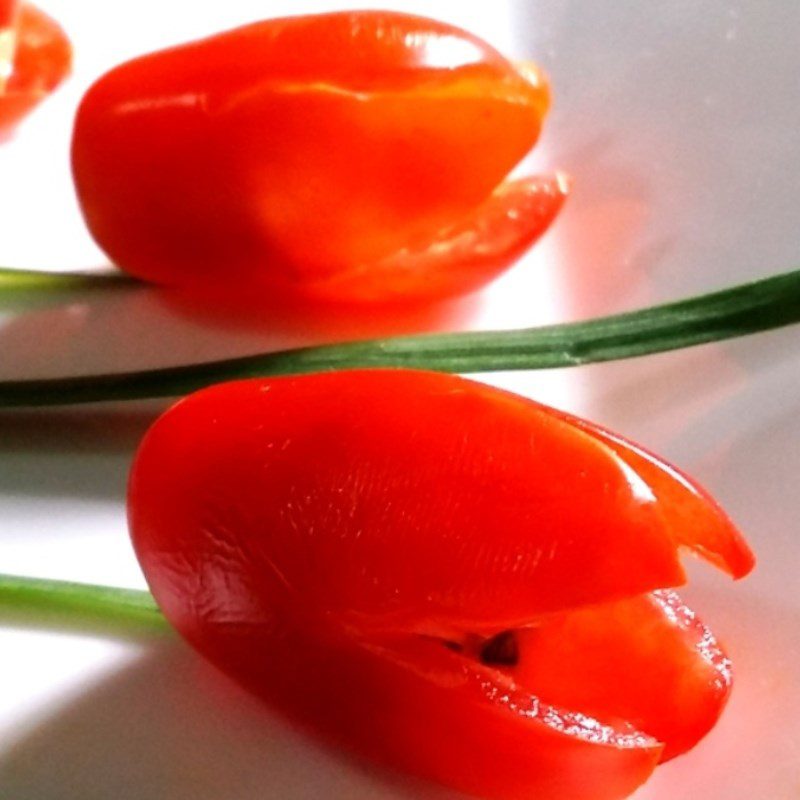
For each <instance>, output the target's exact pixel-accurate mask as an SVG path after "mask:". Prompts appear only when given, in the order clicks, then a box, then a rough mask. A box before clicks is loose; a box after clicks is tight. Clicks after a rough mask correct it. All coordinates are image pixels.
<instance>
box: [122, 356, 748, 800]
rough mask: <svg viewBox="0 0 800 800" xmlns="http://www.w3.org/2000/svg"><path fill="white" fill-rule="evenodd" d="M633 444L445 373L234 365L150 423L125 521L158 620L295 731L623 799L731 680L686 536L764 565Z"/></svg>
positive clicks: (569, 798)
mask: <svg viewBox="0 0 800 800" xmlns="http://www.w3.org/2000/svg"><path fill="white" fill-rule="evenodd" d="M643 454H644V451H642V450H640V448H638V447H637V446H635V445H633V444H631V443H628V442H626V441H625V440H623V439H621V438H620V437H618V436H616V435H614V434H610V433H609V432H606V431H602V430H600V429H597V428H595V427H594V426H592V425H590V424H588V423H583V422H582V421H580V420H576V419H574V418H572V417H568V416H566V415H564V414H562V413H560V412H557V411H554V410H553V409H549V408H547V407H545V406H541V405H539V404H537V403H535V402H533V401H530V400H528V399H525V398H522V397H518V396H515V395H512V394H509V393H507V392H503V391H500V390H497V389H494V388H490V387H488V386H484V385H482V384H479V383H475V382H472V381H469V380H466V379H463V378H459V377H455V376H448V375H443V374H436V373H426V372H415V371H406V370H363V371H353V372H338V373H329V374H318V375H309V376H304V377H286V378H274V379H267V380H250V381H241V382H236V383H230V384H224V385H220V386H216V387H213V388H210V389H206V390H204V391H202V392H199V393H197V394H195V395H192V396H190V397H188V398H187V399H185V400H183V401H181V402H180V403H178V404H177V405H176V406H175V407H174V408H173V409H172V410H170V411H168V412H167V413H166V414H165V415H164V416H163V417H162V418H161V419H160V420H159V421H158V422H156V424H155V425H154V426H153V428H152V429H151V430H150V432H149V433H148V434H147V436H146V437H145V439H144V441H143V443H142V445H141V448H140V450H139V452H138V454H137V456H136V459H135V462H134V466H133V469H132V473H131V478H130V485H129V520H130V527H131V533H132V538H133V543H134V546H135V549H136V552H137V555H138V558H139V560H140V563H141V565H142V568H143V570H144V573H145V575H146V577H147V580H148V583H149V585H150V588H151V589H152V591H153V594H154V596H155V598H156V600H157V601H158V603H159V605H160V607H161V608H162V610H163V611H164V613H165V614H166V616H167V618H168V619H169V620H170V621H171V622H172V623H173V624H174V625H175V627H176V628H177V629H178V630H179V631H180V632H181V633H182V634H183V635H184V636H185V637H186V638H187V639H188V640H189V642H191V643H192V644H193V645H194V646H195V647H196V648H197V649H198V650H199V651H200V652H201V653H202V654H203V655H205V656H206V657H207V658H208V659H210V660H211V661H212V662H213V663H215V664H216V665H217V666H219V667H220V668H221V669H223V670H224V671H225V672H227V673H228V674H229V675H230V676H231V677H233V678H234V679H235V680H237V681H239V682H240V683H241V684H243V685H244V686H246V687H247V688H248V689H250V690H251V691H253V692H254V693H256V694H257V695H259V696H260V697H262V698H263V699H264V700H266V701H267V702H268V703H269V704H270V705H271V706H273V707H274V708H276V709H278V710H280V711H281V712H282V713H284V714H285V715H286V716H288V717H289V718H290V719H292V720H294V721H295V722H296V723H297V724H299V725H301V726H303V727H305V728H306V729H308V730H310V731H312V732H314V733H315V734H317V735H319V736H322V737H323V738H325V739H326V740H328V741H330V742H333V743H336V744H338V745H340V746H343V747H345V748H347V749H349V750H351V751H354V752H355V753H357V754H358V755H360V756H361V757H364V758H368V759H371V760H375V761H378V762H380V763H383V764H386V765H388V766H391V767H394V768H398V769H402V770H406V771H408V772H410V773H413V774H415V775H418V776H421V777H423V778H427V779H430V780H433V781H437V782H439V783H442V784H445V785H448V786H451V787H454V788H457V789H459V790H462V791H465V792H468V793H470V794H473V795H475V796H477V797H483V798H490V799H492V800H522V799H523V798H530V797H543V798H548V800H617V799H618V798H623V797H626V796H627V795H628V794H630V793H631V792H632V791H634V789H635V788H636V787H637V786H639V785H640V784H641V783H642V782H643V781H644V780H646V778H647V777H648V775H649V774H650V773H651V772H652V771H653V769H654V768H655V767H656V765H657V764H658V763H659V762H660V761H662V760H664V759H665V758H671V757H673V756H675V755H678V754H680V753H682V752H685V751H686V750H688V749H689V748H691V747H692V746H693V745H694V744H696V742H697V741H698V740H699V739H700V738H701V737H703V736H704V735H705V734H706V733H707V732H708V731H709V729H710V728H711V727H712V726H713V724H714V722H715V721H716V719H717V718H718V716H719V714H720V713H721V711H722V709H723V707H724V705H725V702H726V700H727V697H728V694H729V692H730V688H731V665H730V661H729V660H728V657H727V655H726V654H725V652H724V651H723V649H722V648H721V646H720V645H719V643H718V642H717V641H716V640H715V638H714V636H713V634H712V633H711V632H710V631H709V630H708V629H707V628H706V627H705V626H704V625H703V624H702V623H701V622H700V621H699V620H698V619H697V617H696V616H695V614H694V612H693V611H691V610H690V609H688V608H687V607H686V606H685V605H684V604H683V602H682V601H681V600H680V598H678V597H677V595H675V594H674V593H672V592H671V591H662V590H664V589H666V588H668V587H673V586H676V585H678V584H681V583H683V581H684V580H685V576H684V572H683V569H682V567H681V565H680V561H679V553H680V551H681V550H682V549H684V548H688V549H691V550H694V551H695V552H696V553H697V554H698V555H700V556H703V557H705V558H707V559H709V560H710V561H711V562H712V563H715V564H718V565H721V566H723V567H725V568H726V569H727V570H728V571H729V572H731V573H732V574H733V575H734V576H736V577H741V576H742V575H744V574H745V573H747V572H748V571H749V570H750V569H751V568H752V566H753V563H754V561H753V555H752V553H751V551H750V550H749V548H748V546H747V544H746V543H745V541H744V540H743V538H742V536H741V534H740V533H739V532H738V531H737V530H736V528H735V527H734V526H733V524H732V523H731V521H730V520H729V519H728V518H727V516H725V514H724V513H723V512H722V511H721V509H720V508H719V507H718V506H717V505H716V504H715V503H713V501H712V500H711V499H710V498H709V497H708V495H707V494H706V493H705V492H704V491H703V490H702V489H701V488H700V487H699V486H697V484H696V483H695V482H694V481H692V480H691V479H689V478H688V477H686V476H683V475H681V474H680V473H678V472H677V470H675V469H674V468H672V467H671V466H669V465H668V464H665V463H664V462H661V461H660V460H658V459H657V458H656V457H655V456H651V455H650V454H647V457H645V456H644V455H643ZM692 520H694V521H695V522H696V525H694V526H693V525H692V524H688V523H691V521H692Z"/></svg>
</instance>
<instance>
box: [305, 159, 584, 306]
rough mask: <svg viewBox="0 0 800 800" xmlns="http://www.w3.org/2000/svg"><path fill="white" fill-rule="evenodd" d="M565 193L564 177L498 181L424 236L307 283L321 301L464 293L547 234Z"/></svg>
mask: <svg viewBox="0 0 800 800" xmlns="http://www.w3.org/2000/svg"><path fill="white" fill-rule="evenodd" d="M568 192H569V180H568V179H567V178H566V177H565V176H563V175H548V176H535V177H530V178H523V179H520V180H515V181H509V182H506V183H503V184H501V186H500V187H499V188H498V189H496V190H495V191H494V192H493V193H492V195H491V196H490V197H489V199H488V200H486V201H485V202H484V203H483V204H482V205H480V206H479V207H478V208H477V209H475V211H473V212H471V213H470V214H469V215H468V216H467V217H466V218H464V219H462V220H461V221H460V222H458V224H456V225H452V226H449V227H447V228H445V229H444V230H442V231H440V232H439V233H438V234H437V236H436V237H434V238H433V239H431V240H429V241H425V242H422V243H419V244H418V245H416V246H415V247H413V248H408V247H407V248H404V249H402V250H400V251H399V252H397V253H394V254H392V255H391V256H389V257H388V258H385V259H383V260H380V261H378V262H376V263H374V264H363V265H361V266H360V267H357V268H354V269H350V270H347V271H345V272H342V273H340V274H337V275H336V276H334V277H332V278H330V279H328V280H324V281H318V282H314V283H307V284H306V285H304V286H303V287H302V291H303V293H304V294H305V295H307V296H312V297H318V298H336V299H341V298H348V299H351V300H357V301H358V300H392V299H403V300H405V299H409V298H413V299H436V298H440V297H448V296H450V295H453V294H459V293H463V292H469V291H472V290H474V289H477V288H479V287H480V286H482V285H483V284H485V283H487V282H488V281H490V280H491V279H492V278H494V277H496V276H497V275H498V274H499V273H501V272H503V271H504V270H505V269H507V268H508V267H509V266H510V265H511V264H512V263H513V262H514V261H516V259H517V258H519V256H520V255H522V254H523V253H524V252H525V251H526V250H527V249H528V248H529V247H531V246H532V245H533V244H534V243H535V242H536V240H537V239H538V238H539V237H540V236H542V234H544V233H545V232H546V231H547V229H548V228H549V227H550V224H551V223H552V222H553V220H554V219H555V218H556V216H557V214H558V212H559V211H560V210H561V207H562V205H563V204H564V200H565V199H566V197H567V194H568Z"/></svg>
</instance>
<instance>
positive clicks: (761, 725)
mask: <svg viewBox="0 0 800 800" xmlns="http://www.w3.org/2000/svg"><path fill="white" fill-rule="evenodd" d="M43 5H44V2H43ZM354 5H355V4H354ZM358 5H363V4H358ZM382 5H384V6H387V7H393V8H394V7H396V8H398V9H404V10H410V11H415V12H417V13H436V14H437V15H438V16H440V17H442V18H443V19H446V20H448V21H452V22H455V23H457V24H460V25H462V26H465V27H467V28H469V29H471V30H473V31H474V32H476V33H478V34H480V35H482V36H484V37H485V38H487V39H489V40H490V41H492V42H493V43H495V44H496V45H497V46H498V47H500V48H501V49H502V50H504V51H505V52H507V53H509V54H511V55H514V56H515V57H519V58H526V57H527V58H535V59H537V60H538V61H540V62H541V63H542V64H543V65H544V66H545V67H546V69H547V70H548V71H549V73H550V75H551V77H552V80H553V84H554V89H555V97H556V105H555V109H554V112H553V114H552V117H551V119H550V121H549V125H548V127H547V129H546V133H545V136H544V137H543V139H542V142H541V143H540V145H539V147H538V148H537V150H536V154H535V156H534V158H533V165H534V167H536V168H542V169H545V168H548V169H549V168H554V167H558V168H562V169H565V170H567V171H569V172H570V173H572V175H573V176H574V177H575V190H574V195H573V197H572V198H571V200H570V202H569V205H568V207H567V209H566V210H565V213H564V215H563V217H562V219H561V220H560V221H559V222H558V224H557V225H556V227H555V228H554V229H553V231H552V232H551V234H550V235H549V236H548V237H547V239H546V240H545V241H544V242H543V243H542V244H541V245H540V246H539V247H538V248H537V249H536V251H535V253H534V254H532V255H531V256H529V257H527V258H526V259H525V260H524V261H523V262H522V263H521V264H520V265H519V266H518V267H517V268H516V269H515V270H514V271H513V272H511V273H509V274H508V275H507V276H506V277H504V278H503V279H501V280H500V281H498V282H497V283H496V284H495V285H494V286H492V287H491V288H490V289H489V290H488V291H486V292H484V293H483V294H482V295H481V296H480V297H479V298H477V299H470V300H467V301H464V302H461V303H455V304H452V305H451V306H449V307H448V308H447V309H445V310H444V311H443V313H442V314H441V315H440V318H439V319H438V320H436V321H435V322H432V321H430V320H428V321H427V322H428V323H430V324H436V325H438V326H440V327H441V326H450V327H473V328H478V327H514V326H522V325H527V324H532V323H535V322H539V323H541V322H548V321H554V320H560V319H572V318H578V317H586V316H592V315H598V314H604V313H610V312H613V311H618V310H623V309H629V308H633V307H636V306H641V305H645V304H649V303H654V302H658V301H665V300H669V299H674V298H679V297H682V296H686V295H690V294H694V293H697V292H700V291H704V290H708V289H711V288H715V287H723V286H725V285H729V284H732V283H735V282H738V281H742V280H745V279H748V278H755V277H758V276H761V275H766V274H768V273H771V272H775V271H782V270H786V269H789V268H790V267H792V266H793V264H794V263H795V261H800V225H798V224H797V214H796V207H797V205H798V201H800V189H798V186H800V157H798V151H797V131H798V130H800V103H798V102H797V86H798V76H799V74H800V51H798V49H797V42H798V41H800V6H798V5H796V4H792V3H784V2H779V0H773V2H770V3H764V2H757V1H756V0H750V2H730V1H729V0H728V1H726V2H723V1H722V0H708V2H706V3H702V4H699V3H658V4H655V3H638V2H633V0H630V1H623V0H605V1H604V2H593V3H575V2H569V0H539V1H538V2H536V3H531V2H528V0H519V2H516V3H514V2H505V3H503V2H498V1H497V0H496V1H495V2H492V3H472V4H467V3H459V2H440V3H437V4H435V8H434V4H431V3H424V2H421V0H420V2H406V3H402V2H391V3H390V2H386V3H382ZM333 7H334V6H333V4H331V3H322V2H318V3H314V2H302V3H301V2H297V3H288V2H274V3H270V4H265V3H263V2H256V0H227V2H226V3H224V4H204V3H191V4H187V3H184V2H180V0H159V2H155V0H148V1H147V2H144V1H143V2H139V3H135V4H118V3H101V2H92V1H91V0H49V2H48V3H47V4H46V8H47V9H48V10H50V11H51V12H52V13H53V15H54V16H56V17H57V18H59V19H60V20H62V22H63V23H64V24H65V25H66V26H67V28H68V29H69V31H70V33H71V34H72V37H73V40H74V42H75V45H76V49H77V63H76V69H75V74H74V77H73V79H72V80H71V82H70V83H69V85H68V86H67V87H65V88H64V89H63V90H62V91H61V92H59V93H58V95H57V96H55V97H54V98H52V99H51V100H50V101H49V102H48V103H47V104H46V105H45V106H44V107H42V108H41V109H40V111H39V112H38V113H37V114H36V115H35V116H34V117H32V118H31V119H30V120H29V121H28V122H27V123H26V124H25V126H24V127H23V128H22V129H21V130H20V132H19V135H18V136H17V137H16V138H15V139H13V140H12V141H10V142H7V143H5V144H4V145H2V147H0V189H1V191H0V263H6V264H14V265H19V266H47V267H76V266H95V265H100V264H102V263H104V260H103V257H102V255H101V254H100V253H99V251H97V250H96V249H95V247H94V245H93V244H92V243H91V241H90V240H89V238H88V236H87V235H86V233H85V231H84V229H83V227H82V224H81V221H80V217H79V215H78V212H77V208H76V206H75V203H74V200H73V198H72V190H71V184H70V179H69V172H68V167H67V148H68V139H69V126H70V120H71V116H72V114H73V112H74V108H75V105H76V103H77V101H78V98H79V97H80V94H81V92H82V91H83V90H84V88H85V87H86V85H87V84H88V82H89V81H90V80H92V79H93V78H94V77H96V76H97V75H98V74H100V72H102V71H103V70H105V69H106V68H108V67H109V66H111V65H112V64H113V63H115V62H117V61H119V60H121V59H122V58H124V57H127V56H130V55H133V54H135V53H137V52H141V51H145V50H148V49H152V48H154V47H156V46H160V45H162V44H165V43H168V42H173V41H178V40H181V39H185V38H191V37H193V36H195V35H199V34H201V33H207V32H211V31H213V30H215V29H219V28H222V27H227V26H231V25H234V24H238V23H240V22H245V21H248V20H252V19H255V18H257V17H258V16H259V15H264V14H271V15H277V14H279V13H287V12H290V11H291V12H301V11H311V10H321V9H330V8H333ZM420 324H422V323H421V321H420V320H418V319H417V320H414V319H406V320H400V321H399V322H398V324H397V328H398V329H413V328H414V327H415V326H419V325H420ZM370 325H371V323H370V322H369V321H367V322H366V323H364V330H369V329H370ZM277 327H278V330H273V329H272V326H271V325H270V323H269V322H268V321H264V322H262V323H261V324H256V323H255V322H254V321H253V320H249V321H245V322H243V323H240V324H232V323H231V321H230V320H227V321H226V320H225V319H221V318H213V319H209V318H207V317H205V316H202V315H199V314H198V312H197V310H196V309H195V310H192V309H186V308H183V307H175V306H173V305H170V304H169V303H166V302H165V301H164V298H163V297H162V296H161V295H160V294H159V293H158V292H155V291H154V290H151V289H132V290H129V291H125V292H119V293H114V294H113V295H112V296H108V295H102V294H93V295H90V294H83V295H69V296H68V297H65V296H56V295H53V296H49V297H44V298H42V299H40V300H33V299H28V300H25V301H24V302H23V301H21V300H20V301H10V300H7V299H2V298H0V353H2V356H1V357H0V376H1V377H3V378H12V377H23V376H33V375H56V374H61V373H74V372H78V371H85V372H89V371H96V370H109V369H124V368H134V367H144V366H155V365H160V364H167V363H178V362H182V361H187V360H196V359H209V358H217V357H221V356H224V355H229V354H244V353H248V352H253V351H256V350H259V349H265V348H267V347H275V346H279V345H286V344H291V343H296V342H298V341H301V340H308V338H309V337H308V335H304V334H301V333H298V331H297V330H292V329H291V326H289V325H287V324H286V323H285V322H284V323H281V324H279V325H278V326H277ZM342 330H345V332H350V333H356V332H357V331H356V329H355V328H346V329H342ZM320 335H321V334H320V332H316V333H315V334H313V336H312V337H311V338H313V337H314V336H316V337H319V336H320ZM799 355H800V339H799V337H798V331H797V330H795V329H789V330H785V331H781V332H777V333H771V334H765V335H761V336H757V337H753V338H750V339H747V340H741V341H736V342H730V343H727V344H724V345H713V346H707V347H703V348H698V349H695V350H691V351H688V352H684V353H675V354H669V355H662V356H657V357H650V358H644V359H640V360H637V361H632V362H626V363H619V364H608V365H603V366H595V367H589V368H583V369H580V370H575V371H563V372H556V373H550V374H546V375H542V374H538V375H533V374H526V373H520V374H515V375H502V376H493V377H492V378H491V380H492V381H493V382H496V383H498V384H501V385H504V386H507V387H510V388H513V389H515V390H518V391H520V392H522V393H525V394H527V395H530V396H532V397H536V398H538V399H541V400H544V401H546V402H551V403H553V404H555V405H559V406H561V407H563V408H567V409H569V410H572V411H575V412H578V413H580V414H583V415H585V416H588V417H590V418H593V419H595V420H597V421H598V422H601V423H603V424H606V425H608V426H610V427H612V428H615V429H617V430H619V431H621V432H623V433H625V434H626V435H628V436H629V437H631V438H633V439H636V440H638V441H640V442H642V443H644V444H646V445H647V446H649V447H650V448H652V449H654V450H656V451H658V452H660V453H662V454H664V455H665V456H667V457H669V458H670V459H672V460H674V461H675V462H676V463H678V464H679V465H681V466H682V467H683V468H685V469H686V470H688V471H689V472H690V473H692V474H694V475H695V476H697V477H698V478H699V479H700V480H701V481H702V482H704V483H705V484H706V485H707V486H708V487H709V488H710V489H711V490H712V492H713V493H714V494H715V495H716V496H717V497H718V498H719V499H720V500H721V501H722V503H723V504H724V505H725V506H726V507H727V508H728V510H729V511H730V512H731V514H732V515H733V517H734V518H735V519H736V520H737V521H738V522H739V523H740V525H741V527H742V528H743V530H744V531H745V532H746V533H747V535H748V536H749V538H750V540H751V542H752V543H753V545H754V547H755V549H756V551H757V553H758V556H759V566H758V569H757V571H756V572H755V573H754V575H753V576H752V577H750V578H748V579H747V580H746V581H744V582H742V583H741V584H736V585H734V584H732V583H730V582H728V581H726V580H725V579H724V578H722V577H720V576H719V575H717V574H715V573H713V571H712V570H710V569H706V568H702V567H698V568H696V569H695V568H693V569H692V575H693V578H694V582H693V585H692V586H691V587H690V588H689V589H688V590H687V591H686V592H685V595H686V596H687V597H689V598H690V599H691V601H692V602H693V603H694V605H695V606H696V607H697V608H698V609H700V611H701V612H702V614H703V616H704V617H705V619H706V620H707V621H708V622H709V623H710V624H711V626H712V627H713V628H714V629H715V631H717V633H718V634H719V635H720V636H721V637H722V638H723V639H724V640H725V642H726V643H727V645H728V647H729V649H730V651H731V653H732V655H733V657H734V659H735V663H736V668H737V684H736V689H735V692H734V696H733V700H732V702H731V704H730V706H729V709H728V711H727V713H726V714H725V716H724V718H723V720H722V722H721V723H720V725H719V726H718V727H717V728H716V729H715V730H714V732H713V733H712V734H711V735H710V736H709V737H708V739H707V740H706V741H705V742H704V743H703V744H702V745H701V746H699V747H698V748H697V749H696V750H695V751H694V752H692V753H691V754H689V755H687V756H685V757H683V758H681V759H678V760H676V761H675V762H673V763H671V764H669V765H667V766H665V767H663V768H661V769H659V771H658V772H657V774H656V776H655V777H654V778H653V779H652V780H651V781H650V783H649V784H648V785H647V786H646V787H645V788H644V789H643V790H641V791H640V792H639V793H638V794H637V795H636V797H637V800H676V798H680V799H682V798H690V797H699V796H702V797H704V798H705V800H723V799H724V800H754V799H755V800H784V798H785V799H786V800H788V799H789V798H796V797H798V793H800V683H799V682H798V680H797V662H798V659H800V593H799V592H798V590H797V588H796V586H797V575H798V574H800V536H799V535H798V530H797V522H796V521H797V520H798V519H800V492H798V491H797V489H796V486H795V484H796V481H797V475H798V474H800V426H798V423H797V418H798V417H799V416H800V380H798V377H797V367H796V359H797V357H798V356H799ZM159 407H160V406H159V404H150V405H148V404H137V405H135V406H131V407H128V406H124V405H120V406H116V407H114V406H105V407H95V408H91V409H82V410H78V411H69V410H59V411H55V412H53V411H39V412H31V411H23V412H14V413H10V412H3V413H0V567H1V568H2V571H4V572H15V573H19V574H29V575H41V576H48V577H63V578H70V579H76V580H87V581H95V582H105V583H112V584H119V585H128V586H142V585H143V581H142V578H141V575H140V573H139V571H138V567H137V565H136V563H135V561H134V559H133V555H132V553H131V550H130V547H129V545H128V542H127V539H126V531H125V520H124V508H123V495H124V485H125V476H126V470H127V466H128V463H129V460H130V457H131V454H132V452H133V449H134V447H135V445H136V442H137V439H138V437H139V436H140V435H141V433H142V432H143V430H144V429H145V428H146V426H147V424H148V423H149V421H150V420H151V419H152V417H153V414H154V413H155V411H156V409H157V408H159ZM0 647H2V652H3V657H2V660H1V661H0V664H1V666H0V796H2V797H9V798H14V800H67V798H70V799H71V798H78V797H80V798H82V800H100V799H101V798H102V799H103V800H106V798H108V799H109V800H111V798H114V800H116V798H128V797H130V798H136V800H161V799H162V798H165V797H169V798H170V800H190V799H191V800H251V799H252V800H256V798H258V800H261V799H262V798H265V797H274V798H281V800H284V799H285V800H301V799H305V798H319V797H325V798H342V800H344V798H348V800H351V799H352V800H359V799H361V798H374V800H388V798H408V799H409V800H411V798H419V797H426V796H427V797H431V796H433V795H435V794H436V792H434V791H433V790H431V789H429V788H420V787H416V786H413V785H411V784H407V783H404V782H403V781H402V780H401V781H398V780H397V779H389V778H388V777H387V776H385V775H383V774H381V773H367V772H364V771H363V770H362V769H361V768H359V767H357V766H355V765H353V764H351V763H350V762H348V761H347V760H344V759H342V758H341V757H339V756H338V755H336V754H330V753H328V752H325V751H322V750H319V749H318V748H316V747H315V746H313V745H311V744H310V743H309V742H307V741H306V740H305V739H303V738H302V737H299V736H297V735H295V734H293V733H291V732H290V731H288V730H287V729H286V728H285V727H284V726H283V725H282V724H281V723H279V722H277V721H276V720H274V719H272V718H271V717H270V716H269V715H268V714H266V713H265V712H264V710H263V709H262V708H261V707H260V706H258V704H256V703H254V702H253V701H251V700H250V699H249V698H247V697H245V696H244V695H243V694H242V693H241V692H239V691H238V690H237V689H235V688H233V687H232V686H231V685H230V684H229V683H228V682H227V681H226V680H225V679H223V678H221V677H220V676H218V675H217V674H216V673H215V672H214V671H213V670H211V669H210V668H208V667H206V666H205V665H203V664H202V663H200V662H199V660H198V659H196V658H195V657H194V656H192V655H191V654H190V653H189V652H188V651H187V650H186V649H185V648H184V647H182V646H181V645H179V644H176V643H172V644H169V643H160V644H152V643H128V644H125V643H119V642H113V641H105V640H102V639H96V638H91V637H86V636H83V637H78V636H74V635H70V634H67V633H63V632H61V633H59V632H45V631H40V630H31V629H15V628H12V627H5V628H2V629H0Z"/></svg>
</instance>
